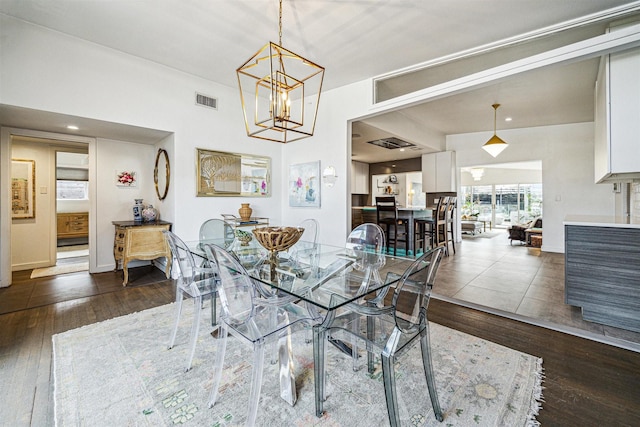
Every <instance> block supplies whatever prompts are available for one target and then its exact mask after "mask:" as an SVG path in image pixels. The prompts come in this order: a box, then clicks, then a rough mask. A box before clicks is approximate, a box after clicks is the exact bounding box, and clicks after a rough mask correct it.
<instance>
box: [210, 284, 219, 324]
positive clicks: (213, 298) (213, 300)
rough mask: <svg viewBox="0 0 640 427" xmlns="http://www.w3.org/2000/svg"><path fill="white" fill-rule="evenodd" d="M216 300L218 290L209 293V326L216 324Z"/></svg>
mask: <svg viewBox="0 0 640 427" xmlns="http://www.w3.org/2000/svg"><path fill="white" fill-rule="evenodd" d="M217 300H218V292H214V293H212V294H211V326H216V325H217V324H218V319H217V317H218V316H217V308H216V302H217Z"/></svg>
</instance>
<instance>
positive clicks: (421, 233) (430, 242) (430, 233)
mask: <svg viewBox="0 0 640 427" xmlns="http://www.w3.org/2000/svg"><path fill="white" fill-rule="evenodd" d="M443 206H444V198H443V197H441V198H439V199H438V201H437V204H436V208H435V210H434V211H433V215H432V217H431V218H416V219H415V230H416V232H415V236H414V239H415V240H414V242H415V244H414V247H417V246H416V245H417V243H418V242H422V251H423V252H427V250H429V249H433V248H435V247H437V246H444V244H442V243H441V242H440V239H439V233H438V218H439V216H440V215H441V213H442V212H443V209H444V208H443Z"/></svg>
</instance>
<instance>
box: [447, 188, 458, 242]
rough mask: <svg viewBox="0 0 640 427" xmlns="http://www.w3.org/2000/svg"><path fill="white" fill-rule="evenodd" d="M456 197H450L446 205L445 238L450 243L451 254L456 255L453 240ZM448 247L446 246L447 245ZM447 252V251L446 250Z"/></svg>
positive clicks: (454, 240)
mask: <svg viewBox="0 0 640 427" xmlns="http://www.w3.org/2000/svg"><path fill="white" fill-rule="evenodd" d="M457 200H458V198H457V197H453V196H450V197H449V203H448V204H447V226H446V227H447V230H446V232H447V234H448V235H447V236H446V238H445V240H446V241H448V240H450V241H451V246H452V247H453V253H454V255H455V253H456V239H455V237H456V236H455V214H456V212H455V211H456V204H457ZM447 247H448V244H447ZM447 252H448V250H447Z"/></svg>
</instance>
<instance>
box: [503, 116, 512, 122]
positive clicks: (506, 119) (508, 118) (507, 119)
mask: <svg viewBox="0 0 640 427" xmlns="http://www.w3.org/2000/svg"><path fill="white" fill-rule="evenodd" d="M511 120H513V119H512V118H511V117H505V118H504V121H505V122H510V121H511Z"/></svg>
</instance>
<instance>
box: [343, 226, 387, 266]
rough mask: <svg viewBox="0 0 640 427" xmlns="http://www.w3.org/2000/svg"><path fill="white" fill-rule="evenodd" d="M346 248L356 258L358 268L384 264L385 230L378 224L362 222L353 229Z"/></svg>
mask: <svg viewBox="0 0 640 427" xmlns="http://www.w3.org/2000/svg"><path fill="white" fill-rule="evenodd" d="M345 248H346V249H347V253H348V255H350V256H353V257H355V258H356V262H355V264H354V267H355V268H357V269H363V268H366V267H370V266H373V267H381V266H382V265H384V255H382V251H383V249H384V232H383V231H382V228H380V226H379V225H378V224H372V223H365V224H360V225H359V226H357V227H356V228H354V229H353V230H351V233H349V236H348V237H347V243H346V245H345Z"/></svg>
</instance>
